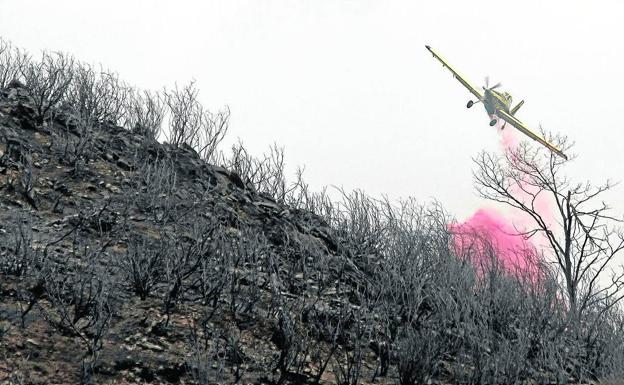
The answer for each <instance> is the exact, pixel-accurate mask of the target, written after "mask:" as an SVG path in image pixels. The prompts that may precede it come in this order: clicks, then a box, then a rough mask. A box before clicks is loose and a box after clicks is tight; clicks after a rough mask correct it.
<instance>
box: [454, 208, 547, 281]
mask: <svg viewBox="0 0 624 385" xmlns="http://www.w3.org/2000/svg"><path fill="white" fill-rule="evenodd" d="M511 222H512V221H511V218H509V217H508V216H506V215H504V214H503V213H502V212H500V211H498V210H496V209H493V208H482V209H479V210H477V212H476V213H474V214H473V215H472V216H471V217H470V218H468V219H467V220H465V221H464V222H462V223H459V224H452V225H450V226H449V228H450V230H451V231H452V232H453V242H454V245H453V246H454V248H455V252H456V253H457V255H458V256H460V257H461V258H463V259H467V260H469V261H470V262H472V263H473V265H474V266H475V268H476V270H477V272H479V273H484V272H485V271H488V270H489V269H491V268H494V267H497V268H502V269H503V270H505V271H508V272H511V273H513V274H517V275H523V276H526V277H528V278H530V279H533V278H535V277H537V273H538V266H537V264H536V259H535V258H536V255H537V252H536V249H535V247H534V245H533V244H532V243H531V242H530V240H528V239H527V237H526V236H524V235H523V234H522V230H521V229H519V228H517V227H516V226H519V225H518V224H516V223H514V224H512V223H511Z"/></svg>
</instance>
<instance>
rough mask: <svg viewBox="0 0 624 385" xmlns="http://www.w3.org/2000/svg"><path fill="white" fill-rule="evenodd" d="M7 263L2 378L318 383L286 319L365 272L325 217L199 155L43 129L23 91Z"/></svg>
mask: <svg viewBox="0 0 624 385" xmlns="http://www.w3.org/2000/svg"><path fill="white" fill-rule="evenodd" d="M0 263H1V266H0V268H1V270H0V320H1V321H0V383H33V384H35V383H46V384H52V383H54V384H69V383H79V382H95V383H111V384H112V383H116V384H121V383H197V382H199V383H215V382H217V383H233V382H236V381H239V380H240V381H242V382H244V383H268V382H271V381H273V382H275V381H278V382H279V381H294V382H297V383H299V382H301V381H304V380H312V379H314V378H316V377H317V379H318V380H320V381H321V382H323V381H325V380H327V379H329V378H333V377H334V376H333V375H331V374H330V370H322V369H321V368H320V367H319V366H318V365H319V364H322V363H323V361H322V360H320V361H315V360H314V359H312V358H311V357H313V356H312V355H310V354H308V355H303V356H305V357H303V358H304V359H303V360H302V359H301V358H302V354H301V352H298V353H297V352H294V351H289V349H292V347H293V346H295V345H297V344H296V343H294V342H293V341H290V340H289V339H292V338H294V336H295V334H293V333H291V330H290V329H289V328H290V327H292V326H293V325H294V324H293V325H291V324H290V322H291V319H293V318H294V317H295V316H297V315H296V313H300V311H301V310H303V309H306V311H307V314H306V316H308V317H329V316H330V315H331V314H333V313H332V312H334V311H336V310H333V309H338V308H340V309H343V310H344V309H347V308H345V307H344V306H343V305H344V303H347V302H345V301H346V300H345V298H346V294H347V293H348V291H347V290H344V289H341V288H338V287H337V285H339V284H340V280H343V281H344V280H345V279H347V277H348V276H349V275H354V274H358V272H357V271H356V270H354V269H351V267H350V266H348V265H347V264H345V259H344V257H343V256H341V252H340V250H339V242H338V241H336V239H335V237H334V236H333V235H332V230H331V229H330V228H329V227H328V226H327V224H325V223H324V221H323V220H322V219H321V218H319V217H317V216H315V215H313V214H310V213H307V212H303V211H299V210H293V209H289V208H288V207H285V206H283V205H281V204H278V203H276V202H275V201H274V200H273V198H271V197H269V196H266V195H262V194H258V193H256V192H255V191H253V189H252V188H251V187H248V186H246V185H245V184H244V183H243V181H242V180H241V179H240V177H239V176H238V175H236V174H233V173H230V172H228V171H227V170H225V169H223V168H220V167H217V166H212V165H209V164H206V163H205V162H203V161H202V160H200V158H199V156H198V155H197V153H196V152H195V151H194V150H193V149H191V148H189V147H182V148H175V147H173V146H170V145H167V144H160V143H158V142H156V141H153V140H149V139H146V138H145V137H143V136H142V135H140V134H133V133H132V132H129V131H127V130H124V129H122V128H120V127H117V126H115V125H111V124H100V125H98V126H97V127H95V128H93V129H91V130H89V131H85V130H80V129H79V128H78V125H76V124H75V123H74V122H73V121H72V115H71V114H70V113H68V112H63V111H62V110H60V109H59V110H58V111H54V113H53V114H52V115H51V117H50V119H47V120H46V121H45V122H43V123H39V122H38V121H37V119H36V114H35V109H34V107H33V100H32V99H31V98H30V97H29V96H28V91H27V90H25V89H24V88H23V87H22V86H21V85H20V84H19V83H15V84H12V85H11V87H9V88H7V89H4V90H0ZM312 268H313V269H312ZM339 278H340V279H339ZM336 304H343V305H340V306H338V305H336ZM300 315H301V314H299V315H298V316H300ZM336 319H338V318H336ZM320 324H322V323H319V325H320ZM327 325H328V328H329V329H328V331H323V330H317V331H316V332H315V333H317V335H316V338H317V339H316V343H315V346H314V347H312V346H308V347H306V349H308V350H309V351H310V352H312V350H314V351H315V352H316V354H317V356H318V355H322V354H323V352H325V351H326V350H327V349H332V348H338V346H337V345H336V346H335V347H334V345H335V344H332V338H333V337H332V336H331V335H324V333H326V332H328V333H331V330H330V329H331V322H329V321H328V323H327ZM334 329H335V328H334ZM324 338H325V339H326V340H327V341H323V339H324ZM297 349H300V348H299V347H298V348H297ZM367 354H370V355H371V358H370V362H368V363H367V365H368V367H366V368H364V369H363V371H369V372H371V373H372V370H374V364H375V358H374V357H373V353H372V351H370V352H367ZM294 366H297V368H296V369H297V370H293V368H294ZM295 372H296V373H298V374H297V375H295V374H292V375H291V373H295Z"/></svg>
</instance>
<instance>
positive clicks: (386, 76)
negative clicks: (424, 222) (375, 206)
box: [0, 0, 624, 219]
mask: <svg viewBox="0 0 624 385" xmlns="http://www.w3.org/2000/svg"><path fill="white" fill-rule="evenodd" d="M0 10H1V11H0V35H1V36H3V37H4V38H7V39H9V40H11V41H12V42H13V43H14V44H15V45H17V46H20V47H23V48H26V49H27V50H29V51H31V52H32V53H37V52H38V51H39V50H41V49H51V50H61V51H66V52H69V53H72V54H74V55H75V56H76V57H78V58H80V59H82V60H85V61H88V62H93V63H102V64H104V65H105V66H106V67H109V68H111V69H114V70H116V71H117V72H119V74H120V75H121V77H122V78H124V79H126V80H127V81H129V82H131V83H134V84H135V85H137V86H139V87H143V88H151V89H159V88H161V87H162V86H172V85H173V84H174V82H176V81H177V82H178V83H185V82H187V81H188V80H190V79H196V80H197V84H198V86H199V88H200V89H201V99H202V101H203V102H204V104H205V105H206V106H208V107H210V108H212V109H218V108H221V107H222V106H224V105H228V106H229V107H230V109H231V111H232V119H231V131H230V138H231V139H232V140H235V139H236V138H237V137H240V138H241V139H242V140H243V141H244V142H245V143H246V144H247V146H248V147H249V148H250V149H251V150H252V151H253V152H257V153H259V152H261V151H263V150H265V149H266V148H267V147H268V146H269V145H270V144H271V143H274V142H276V143H278V144H280V145H283V146H284V147H285V148H286V157H287V161H288V165H289V167H290V170H293V169H294V167H295V166H297V165H305V166H306V179H307V180H308V182H309V183H310V184H311V186H312V187H313V188H318V187H320V186H323V185H338V186H343V187H345V188H346V189H348V190H350V189H353V188H362V189H364V190H365V191H367V192H369V193H371V194H373V195H380V194H387V195H388V196H390V197H392V198H397V197H406V196H415V197H416V198H418V199H419V200H421V201H426V200H429V199H431V198H436V199H438V200H440V201H441V202H442V203H443V205H444V206H445V207H446V208H447V209H449V210H450V211H451V212H452V213H454V214H455V215H457V216H458V218H459V219H461V218H463V217H466V216H468V215H470V214H472V213H473V212H474V210H475V209H476V208H477V207H478V206H480V205H481V204H482V203H483V202H482V201H480V200H479V199H478V198H477V197H476V196H475V192H474V189H473V185H472V170H473V165H472V161H471V158H472V157H473V156H475V155H476V154H477V153H478V152H479V151H480V150H482V149H484V148H485V149H490V150H494V151H500V147H499V144H498V141H499V136H498V133H497V132H496V131H495V130H494V129H492V128H490V127H489V126H488V118H487V116H486V114H485V112H484V111H483V109H482V107H481V106H479V105H477V106H476V107H477V108H473V109H471V110H467V109H466V107H465V105H466V102H467V101H468V100H469V98H470V94H469V93H468V91H467V90H465V89H464V88H463V87H462V86H461V85H460V84H459V83H458V82H457V81H455V80H454V79H453V78H452V77H451V75H450V73H448V71H446V70H443V68H442V67H441V66H440V65H439V63H438V62H436V61H435V60H434V59H433V58H432V57H431V55H430V54H429V52H427V51H426V50H425V48H424V45H425V44H430V45H431V46H432V47H434V48H435V49H437V50H438V51H439V52H440V53H441V54H442V55H444V56H445V57H446V58H447V59H448V60H449V61H450V62H451V64H453V65H454V66H455V67H457V68H458V69H459V70H460V71H461V72H462V73H463V74H465V75H466V76H467V77H468V79H469V80H470V81H471V82H472V83H474V84H476V85H482V84H483V78H484V76H485V75H489V76H490V78H491V80H492V82H497V81H502V82H503V86H504V87H503V89H504V90H505V91H508V92H510V93H511V94H512V95H513V96H514V100H515V101H519V100H521V99H525V101H526V103H525V105H524V107H522V109H521V110H520V112H519V113H518V117H519V118H520V119H521V120H523V121H525V123H527V124H528V125H529V126H531V127H534V128H536V129H537V126H538V124H539V123H541V124H542V125H543V126H544V127H545V128H546V129H548V130H551V131H555V132H559V133H565V134H567V135H568V136H569V137H570V138H572V139H573V140H574V141H575V142H576V146H575V147H574V151H573V152H574V153H576V154H577V155H578V158H577V159H576V160H575V161H574V162H572V163H571V164H569V171H570V175H571V176H572V177H573V178H575V179H579V180H587V179H588V180H591V181H595V182H600V181H602V180H604V179H606V178H612V179H614V180H622V179H623V176H624V162H622V160H623V156H624V132H623V130H624V115H623V114H622V103H623V102H624V96H623V95H624V75H623V74H622V69H623V68H624V46H623V45H622V42H621V39H622V36H624V27H623V26H622V25H623V24H622V22H621V18H622V16H624V2H621V1H595V2H589V1H569V0H568V1H522V2H517V1H516V2H507V1H500V0H498V1H454V2H449V1H363V0H362V1H346V0H345V1H337V0H332V1H322V0H306V1H303V0H302V1H295V0H282V1H278V0H275V1H272V0H254V1H235V0H223V1H180V0H178V1H175V2H174V1H130V0H124V1H111V0H108V1H98V2H95V1H84V0H76V1H59V0H55V1H27V0H20V1H15V0H0ZM623 197H624V185H621V186H618V187H617V189H616V190H615V191H614V192H613V194H611V195H610V196H609V203H611V204H612V205H613V206H614V207H616V208H617V209H618V210H619V213H622V212H624V198H623Z"/></svg>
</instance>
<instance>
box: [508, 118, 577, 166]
mask: <svg viewBox="0 0 624 385" xmlns="http://www.w3.org/2000/svg"><path fill="white" fill-rule="evenodd" d="M496 114H497V115H498V116H499V117H500V118H502V119H504V120H505V121H506V122H507V123H509V124H511V125H512V126H514V127H516V128H517V129H518V131H520V132H522V133H523V134H524V135H526V136H528V137H529V138H531V139H533V140H535V141H536V142H539V143H541V144H542V145H544V146H546V147H547V148H548V149H549V150H551V151H552V152H554V153H555V154H557V155H559V156H560V157H562V158H563V159H565V160H568V157H567V156H566V154H564V153H563V151H561V150H560V149H558V148H557V147H555V146H553V145H552V144H550V143H548V142H547V141H546V140H545V139H543V138H542V137H541V136H539V135H537V134H535V133H533V132H532V131H531V130H529V128H528V127H527V126H526V125H525V124H524V123H522V122H521V121H519V120H518V119H517V118H516V117H514V116H512V115H510V114H508V113H507V112H505V111H503V110H498V111H496Z"/></svg>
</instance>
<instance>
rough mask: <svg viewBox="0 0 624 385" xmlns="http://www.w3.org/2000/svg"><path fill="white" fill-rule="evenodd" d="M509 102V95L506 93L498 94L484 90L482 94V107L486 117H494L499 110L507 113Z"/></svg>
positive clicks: (509, 106)
mask: <svg viewBox="0 0 624 385" xmlns="http://www.w3.org/2000/svg"><path fill="white" fill-rule="evenodd" d="M511 100H512V98H511V95H509V94H508V93H507V92H503V93H500V92H497V91H495V90H491V89H487V88H486V89H485V93H484V94H483V107H485V110H486V111H487V113H488V115H496V111H499V110H503V111H505V112H509V109H510V108H511Z"/></svg>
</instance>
